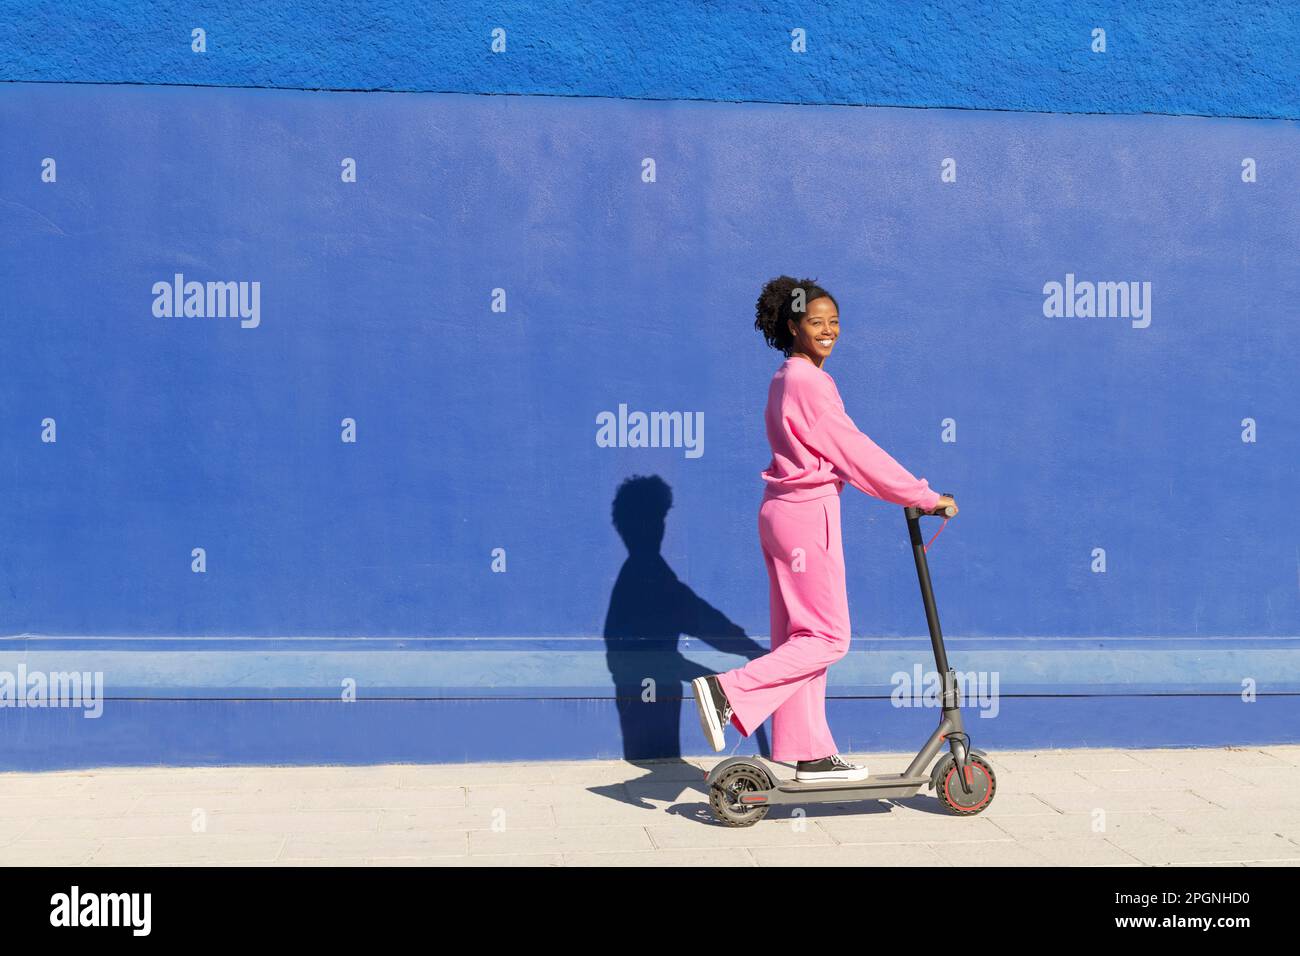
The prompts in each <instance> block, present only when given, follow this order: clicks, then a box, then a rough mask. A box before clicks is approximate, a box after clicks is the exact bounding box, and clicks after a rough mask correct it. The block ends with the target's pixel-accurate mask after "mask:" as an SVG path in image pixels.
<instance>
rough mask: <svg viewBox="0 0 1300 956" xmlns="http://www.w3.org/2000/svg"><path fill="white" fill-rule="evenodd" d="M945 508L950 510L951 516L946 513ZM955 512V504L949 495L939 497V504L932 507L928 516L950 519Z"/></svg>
mask: <svg viewBox="0 0 1300 956" xmlns="http://www.w3.org/2000/svg"><path fill="white" fill-rule="evenodd" d="M946 508H951V509H952V515H949V514H947V513H946V511H945V509H946ZM957 510H958V509H957V502H956V501H954V500H953V498H952V496H951V495H940V496H939V503H938V504H937V505H935V506H934V510H933V511H931V512H930V514H932V515H939V517H941V518H951V517H953V516H954V515H956V514H957Z"/></svg>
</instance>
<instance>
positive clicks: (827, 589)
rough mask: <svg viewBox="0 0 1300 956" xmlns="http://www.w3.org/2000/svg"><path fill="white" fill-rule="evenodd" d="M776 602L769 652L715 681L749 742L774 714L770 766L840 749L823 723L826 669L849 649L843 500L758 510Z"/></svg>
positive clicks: (782, 503)
mask: <svg viewBox="0 0 1300 956" xmlns="http://www.w3.org/2000/svg"><path fill="white" fill-rule="evenodd" d="M758 539H759V542H760V543H761V544H762V546H763V560H764V562H765V563H766V564H767V578H768V584H769V588H770V597H771V616H772V651H771V653H769V654H764V655H763V656H762V657H759V658H756V659H755V660H752V661H750V662H749V663H748V664H746V665H745V666H744V667H739V668H736V669H735V670H730V671H727V672H725V673H723V674H719V675H718V681H719V683H721V685H722V690H723V693H725V694H726V695H727V700H728V701H730V702H731V707H732V710H733V714H732V723H734V724H735V725H736V727H737V728H738V729H739V730H740V732H741V733H742V734H744V735H745V736H746V737H748V736H749V735H750V734H751V733H753V732H754V730H755V728H757V727H759V726H761V725H762V723H763V721H765V720H766V719H767V718H768V716H769V715H770V716H771V718H772V759H774V760H782V761H795V760H817V759H819V758H821V757H828V756H830V755H831V754H833V753H837V752H838V750H837V748H836V746H835V739H834V738H833V737H832V736H831V731H830V727H829V726H827V724H826V668H827V667H828V666H829V665H831V664H833V663H835V662H836V661H838V660H839V659H840V658H841V657H843V656H844V655H845V654H846V653H847V652H848V649H849V598H848V592H847V590H846V589H845V586H844V542H843V541H842V540H841V538H840V498H839V495H828V496H826V497H824V498H814V499H813V500H811V501H797V502H796V501H786V500H782V499H779V498H765V499H763V504H762V505H761V506H760V508H759V509H758Z"/></svg>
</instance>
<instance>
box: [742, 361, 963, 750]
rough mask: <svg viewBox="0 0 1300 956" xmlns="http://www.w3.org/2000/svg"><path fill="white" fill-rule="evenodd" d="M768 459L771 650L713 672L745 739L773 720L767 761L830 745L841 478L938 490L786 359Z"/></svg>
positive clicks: (805, 366) (928, 498)
mask: <svg viewBox="0 0 1300 956" xmlns="http://www.w3.org/2000/svg"><path fill="white" fill-rule="evenodd" d="M765 417H766V421H767V438H768V441H769V442H770V443H771V445H772V463H771V464H770V465H769V466H768V468H767V470H766V471H764V472H763V473H762V475H763V479H764V480H765V481H766V482H767V488H766V490H765V491H764V494H763V503H762V505H761V506H760V507H759V509H758V539H759V542H760V543H761V544H762V547H763V560H764V562H765V563H766V564H767V577H768V584H769V588H770V596H771V619H772V651H771V653H769V654H764V655H763V656H762V657H759V658H757V659H755V660H752V661H750V662H749V663H748V664H746V665H745V666H744V667H739V668H736V669H735V670H730V671H727V672H725V673H723V674H719V675H718V680H719V682H720V683H721V685H722V690H723V692H724V693H725V694H726V695H727V700H728V701H730V702H731V706H732V710H733V715H732V723H734V724H735V725H736V727H738V728H739V729H740V732H741V733H742V734H744V735H745V736H746V737H748V736H749V735H750V734H751V733H753V732H754V729H755V728H756V727H759V726H760V725H761V724H762V723H763V721H765V720H766V719H767V718H768V716H769V715H771V717H772V759H774V760H781V761H788V762H789V761H796V760H817V759H820V758H822V757H828V756H830V755H831V754H834V753H838V750H837V748H836V746H835V739H834V738H833V737H832V736H831V731H830V727H828V726H827V724H826V668H827V667H828V666H829V665H831V664H833V663H835V662H836V661H837V660H839V659H840V658H841V657H843V656H844V655H845V653H847V652H848V649H849V599H848V592H847V590H846V588H845V584H844V547H843V543H842V541H841V539H840V498H839V495H840V492H841V491H842V490H843V488H844V482H845V481H848V482H849V484H851V485H853V487H855V488H857V489H859V490H860V491H863V492H865V493H867V494H869V495H872V496H873V497H876V498H880V499H882V500H884V501H889V502H892V503H894V504H897V505H914V506H917V507H920V508H925V509H927V510H928V509H932V508H934V507H935V505H937V504H938V502H939V494H938V493H937V492H935V491H931V490H930V485H929V483H928V482H927V481H926V480H925V479H924V478H916V477H914V476H913V475H912V474H911V473H910V472H909V471H908V470H907V469H906V468H904V467H903V466H902V465H900V464H899V463H898V462H897V461H895V460H894V459H893V458H892V457H890V455H889V454H888V453H887V452H885V451H884V449H882V448H880V447H879V446H878V445H877V444H876V443H875V442H873V441H872V440H871V439H870V438H868V437H867V436H866V435H864V434H863V433H862V432H860V431H858V428H857V426H856V425H855V424H854V423H853V419H851V418H849V416H848V414H847V413H846V412H845V410H844V402H843V400H842V399H841V398H840V393H839V389H837V388H836V387H835V380H834V379H833V378H831V377H830V375H829V374H828V373H827V372H825V371H823V370H822V369H819V368H818V367H817V366H816V365H814V364H813V363H812V362H811V361H809V360H808V359H806V358H802V357H800V356H797V355H794V356H791V357H790V358H788V359H786V360H785V362H784V363H783V364H782V365H781V367H780V368H779V369H777V372H776V375H774V376H773V377H772V384H771V386H770V387H769V388H768V392H767V413H766V416H765Z"/></svg>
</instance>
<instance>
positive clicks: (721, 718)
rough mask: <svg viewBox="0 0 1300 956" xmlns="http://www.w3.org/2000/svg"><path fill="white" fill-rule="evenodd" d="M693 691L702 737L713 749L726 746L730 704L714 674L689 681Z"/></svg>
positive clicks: (730, 712) (730, 711) (729, 721)
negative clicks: (702, 732)
mask: <svg viewBox="0 0 1300 956" xmlns="http://www.w3.org/2000/svg"><path fill="white" fill-rule="evenodd" d="M691 689H692V690H693V691H695V706H696V708H697V709H698V710H699V712H700V729H701V730H703V731H704V739H705V740H707V741H708V742H709V743H710V744H712V745H713V749H714V750H715V751H717V750H721V749H722V748H723V747H724V746H726V742H727V739H726V730H727V724H729V723H731V714H732V710H731V704H729V703H728V702H727V695H726V694H724V693H723V692H722V685H721V684H719V683H718V677H717V675H716V674H705V675H704V676H703V677H697V678H695V680H693V681H691Z"/></svg>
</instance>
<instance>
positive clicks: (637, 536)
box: [600, 475, 769, 802]
mask: <svg viewBox="0 0 1300 956" xmlns="http://www.w3.org/2000/svg"><path fill="white" fill-rule="evenodd" d="M672 503H673V493H672V489H671V488H670V487H669V486H668V483H667V482H665V481H664V480H663V479H662V478H660V477H659V476H658V475H649V476H642V475H633V476H632V477H630V478H628V479H626V480H625V481H624V482H623V483H622V484H621V485H620V486H619V488H618V491H617V493H616V494H615V495H614V504H613V519H614V527H615V528H616V529H617V530H618V534H619V536H620V537H621V538H622V539H623V543H624V545H626V546H627V560H626V561H624V562H623V567H622V568H621V569H620V570H619V572H618V579H617V580H616V581H615V582H614V590H613V592H612V593H611V594H610V598H609V611H608V613H607V614H606V616H605V660H606V663H607V664H608V666H609V673H610V677H611V678H613V682H614V688H615V693H616V698H617V699H616V706H617V708H618V717H619V726H620V728H621V730H622V738H623V759H624V760H627V761H629V762H632V763H638V762H640V761H655V763H652V764H646V765H645V766H646V769H647V770H649V771H650V773H649V774H648V775H647V776H645V777H641V778H640V779H639V780H638V781H635V782H634V783H629V784H628V787H629V789H630V790H633V792H632V793H631V795H632V796H634V797H635V796H639V795H642V794H638V793H637V792H636V790H642V789H643V788H644V786H645V785H651V784H655V783H657V782H659V781H662V783H663V786H664V788H665V791H664V792H665V793H666V792H669V791H671V789H672V788H673V786H674V782H676V783H675V785H676V787H677V788H678V790H679V791H680V789H681V787H682V783H681V781H684V780H687V779H690V780H695V781H696V782H697V783H701V787H702V780H701V774H700V772H699V770H698V769H697V768H696V767H694V766H693V765H691V764H688V763H686V762H685V761H683V760H682V759H681V756H682V743H681V731H682V706H683V704H684V703H685V704H686V705H688V706H689V708H690V711H691V720H690V721H689V727H688V728H687V733H691V732H693V733H694V734H695V738H696V739H694V740H693V741H692V744H691V752H693V753H704V752H707V751H708V749H709V747H708V744H707V742H706V741H705V740H704V737H703V735H702V734H701V733H700V731H699V729H698V724H697V722H696V720H695V713H694V711H695V700H694V697H693V696H691V692H690V688H689V683H690V681H692V680H693V679H695V678H696V677H699V676H701V675H703V674H709V673H712V671H710V670H709V669H708V668H706V667H703V666H702V665H700V664H696V663H695V662H694V661H691V660H688V659H687V658H686V657H685V656H683V655H682V653H681V651H680V650H679V649H678V639H679V638H680V637H681V636H682V635H688V636H690V637H695V638H698V639H699V640H701V641H703V642H704V643H705V644H707V645H709V646H710V647H712V648H714V649H716V650H719V651H725V652H727V653H730V654H736V655H738V656H742V657H745V658H747V659H750V660H752V659H753V658H755V657H760V656H762V655H763V654H766V653H767V652H768V650H769V649H768V648H766V647H763V646H761V645H760V644H759V643H758V642H757V641H755V640H754V639H753V638H751V637H750V636H749V635H747V634H746V633H745V631H744V629H743V628H741V627H740V626H739V625H738V624H735V623H734V622H732V621H731V620H730V619H729V618H728V617H727V616H726V615H725V614H723V613H722V612H721V611H719V610H718V609H717V608H715V607H713V606H712V605H711V604H709V603H708V602H707V601H705V600H704V599H703V598H701V597H700V596H699V595H698V594H696V593H695V592H694V591H692V590H691V589H690V588H689V587H688V586H687V585H686V584H684V583H683V582H682V581H680V580H678V578H677V575H676V574H674V573H673V570H672V568H670V567H669V566H668V563H667V562H666V561H665V560H664V558H663V555H662V554H660V553H659V548H660V546H661V545H662V544H663V539H664V527H665V521H666V518H667V516H668V509H669V508H671V507H672ZM732 730H733V731H734V728H732ZM755 737H756V738H757V743H758V746H759V749H760V751H761V752H763V753H766V752H767V751H768V747H767V738H766V728H765V727H760V728H759V729H758V730H757V731H756V732H755ZM634 788H635V789H634ZM600 789H602V790H603V788H600ZM610 795H611V796H613V795H614V794H610ZM638 802H639V801H638Z"/></svg>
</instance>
